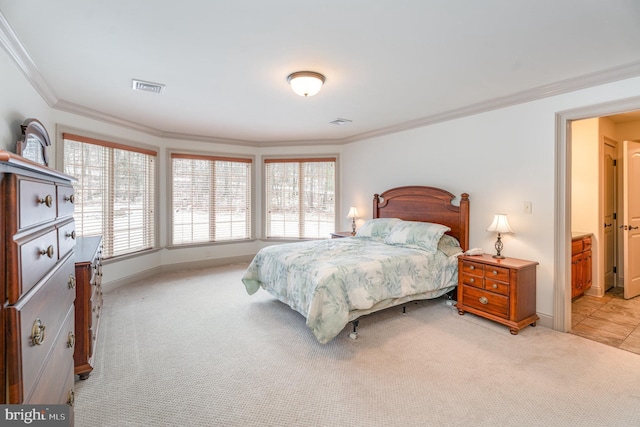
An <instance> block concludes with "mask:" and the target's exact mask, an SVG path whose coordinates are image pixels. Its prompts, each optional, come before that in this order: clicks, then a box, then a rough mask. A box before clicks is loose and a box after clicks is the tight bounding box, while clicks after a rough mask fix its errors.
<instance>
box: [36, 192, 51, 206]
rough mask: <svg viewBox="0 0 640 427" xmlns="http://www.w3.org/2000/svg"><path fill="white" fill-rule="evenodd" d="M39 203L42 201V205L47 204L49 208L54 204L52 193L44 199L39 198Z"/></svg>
mask: <svg viewBox="0 0 640 427" xmlns="http://www.w3.org/2000/svg"><path fill="white" fill-rule="evenodd" d="M38 203H40V204H41V205H46V206H47V207H48V208H50V207H51V206H53V197H52V196H51V194H47V196H46V197H45V198H44V199H38Z"/></svg>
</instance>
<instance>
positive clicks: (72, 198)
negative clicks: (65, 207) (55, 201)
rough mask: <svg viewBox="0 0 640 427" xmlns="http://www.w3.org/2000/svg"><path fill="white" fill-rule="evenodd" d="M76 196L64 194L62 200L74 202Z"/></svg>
mask: <svg viewBox="0 0 640 427" xmlns="http://www.w3.org/2000/svg"><path fill="white" fill-rule="evenodd" d="M75 200H76V198H75V197H74V195H73V194H72V195H70V196H64V201H65V202H71V203H72V204H73V203H75Z"/></svg>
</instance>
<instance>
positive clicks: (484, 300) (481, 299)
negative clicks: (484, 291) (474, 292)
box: [479, 297, 489, 305]
mask: <svg viewBox="0 0 640 427" xmlns="http://www.w3.org/2000/svg"><path fill="white" fill-rule="evenodd" d="M479 301H480V304H485V305H486V304H489V300H488V299H487V297H480V299H479Z"/></svg>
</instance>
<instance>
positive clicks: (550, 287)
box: [342, 78, 640, 324]
mask: <svg viewBox="0 0 640 427" xmlns="http://www.w3.org/2000/svg"><path fill="white" fill-rule="evenodd" d="M639 95H640V78H635V79H628V80H624V81H619V82H616V83H611V84H607V85H602V86H597V87H593V88H590V89H585V90H580V91H576V92H572V93H568V94H563V95H557V96H553V97H549V98H544V99H541V100H537V101H532V102H528V103H525V104H520V105H516V106H513V107H509V108H503V109H500V110H495V111H491V112H487V113H483V114H478V115H475V116H471V117H465V118H461V119H457V120H452V121H449V122H444V123H439V124H435V125H431V126H427V127H423V128H419V129H414V130H410V131H406V132H402V133H397V134H393V135H385V136H381V137H376V138H371V139H368V140H365V141H358V142H355V143H352V144H349V145H347V146H345V148H344V150H343V154H342V159H343V162H342V164H343V169H342V175H343V204H345V205H348V204H353V205H355V206H357V207H358V209H359V210H360V209H362V212H363V213H366V215H368V216H370V214H371V197H372V195H373V194H374V193H377V192H381V191H384V190H386V189H388V188H392V187H396V186H401V185H431V186H435V187H442V188H445V189H447V190H449V191H450V192H451V193H453V194H456V195H459V194H460V193H463V192H466V193H469V195H470V197H469V198H470V202H471V213H470V215H471V224H470V245H471V246H472V247H482V248H483V249H484V250H485V251H487V252H492V251H493V250H494V248H493V245H494V242H495V236H494V235H493V234H492V233H488V232H486V231H485V230H486V228H487V226H488V225H489V224H490V222H491V219H492V217H493V214H494V213H496V212H503V213H506V214H507V215H508V217H509V222H510V224H511V226H512V228H513V229H514V231H515V234H513V235H507V236H505V237H504V238H503V242H504V251H503V253H504V254H505V255H506V256H511V257H516V258H524V259H529V260H535V261H538V262H539V263H540V265H539V267H538V271H537V273H538V275H537V279H538V280H537V311H538V314H539V315H540V316H541V317H542V318H543V319H541V321H545V320H546V321H549V320H550V319H551V318H552V316H553V313H554V311H553V310H554V269H555V266H554V251H555V238H556V235H555V233H556V231H555V229H554V227H555V225H554V215H555V211H554V208H555V203H556V199H555V192H556V187H555V150H556V128H555V127H556V126H555V120H556V114H557V113H559V112H563V111H567V110H573V109H578V108H581V107H584V106H590V105H594V104H600V103H606V102H611V101H615V100H622V99H626V98H630V97H637V96H639ZM524 201H528V202H532V204H533V212H532V213H531V214H525V213H523V207H522V203H523V202H524ZM546 321H545V322H541V323H543V324H547V322H546Z"/></svg>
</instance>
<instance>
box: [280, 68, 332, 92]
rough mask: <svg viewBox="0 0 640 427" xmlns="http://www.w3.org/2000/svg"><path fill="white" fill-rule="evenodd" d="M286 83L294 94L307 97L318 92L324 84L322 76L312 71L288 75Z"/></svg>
mask: <svg viewBox="0 0 640 427" xmlns="http://www.w3.org/2000/svg"><path fill="white" fill-rule="evenodd" d="M287 81H288V82H289V84H290V85H291V89H293V91H294V92H295V93H297V94H298V95H300V96H304V97H307V96H313V95H315V94H316V93H318V92H320V88H322V85H323V83H324V76H323V75H322V74H320V73H316V72H314V71H296V72H295V73H291V74H289V77H287Z"/></svg>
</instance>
